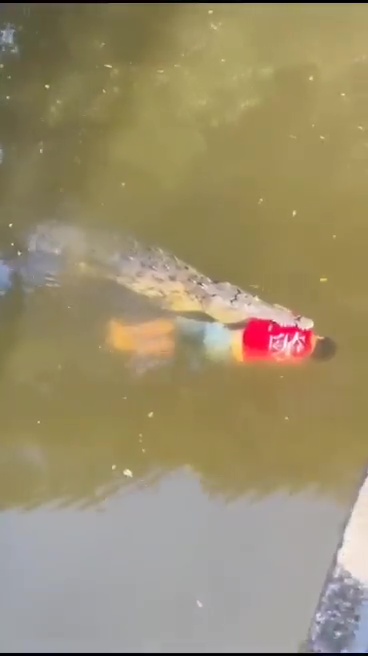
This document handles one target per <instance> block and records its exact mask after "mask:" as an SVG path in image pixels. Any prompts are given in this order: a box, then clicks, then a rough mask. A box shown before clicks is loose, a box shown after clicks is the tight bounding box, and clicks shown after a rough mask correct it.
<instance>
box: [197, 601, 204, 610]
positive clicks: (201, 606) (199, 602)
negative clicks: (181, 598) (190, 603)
mask: <svg viewBox="0 0 368 656" xmlns="http://www.w3.org/2000/svg"><path fill="white" fill-rule="evenodd" d="M196 604H197V606H198V608H203V604H202V602H201V601H199V599H197V600H196Z"/></svg>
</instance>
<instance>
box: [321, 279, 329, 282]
mask: <svg viewBox="0 0 368 656" xmlns="http://www.w3.org/2000/svg"><path fill="white" fill-rule="evenodd" d="M327 280H328V278H320V279H319V281H320V282H327Z"/></svg>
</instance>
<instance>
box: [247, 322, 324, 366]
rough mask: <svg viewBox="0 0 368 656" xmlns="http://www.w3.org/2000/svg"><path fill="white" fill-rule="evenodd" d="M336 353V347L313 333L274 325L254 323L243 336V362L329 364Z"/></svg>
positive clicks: (250, 323)
mask: <svg viewBox="0 0 368 656" xmlns="http://www.w3.org/2000/svg"><path fill="white" fill-rule="evenodd" d="M335 352H336V344H335V342H334V341H333V340H331V339H330V338H327V337H319V336H318V335H316V334H315V333H314V331H313V330H303V329H301V328H296V327H292V326H279V325H278V324H276V323H274V322H273V321H265V320H260V319H252V320H251V321H249V323H248V324H247V325H246V327H245V329H244V332H243V359H244V361H247V362H248V361H249V360H264V361H275V362H300V361H302V360H305V359H307V358H311V357H312V358H313V359H318V360H326V359H329V358H331V357H332V356H333V355H334V354H335Z"/></svg>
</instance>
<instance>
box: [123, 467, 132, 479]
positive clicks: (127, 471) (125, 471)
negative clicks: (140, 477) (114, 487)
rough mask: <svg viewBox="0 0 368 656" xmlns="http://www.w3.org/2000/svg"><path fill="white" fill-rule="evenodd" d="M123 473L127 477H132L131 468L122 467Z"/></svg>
mask: <svg viewBox="0 0 368 656" xmlns="http://www.w3.org/2000/svg"><path fill="white" fill-rule="evenodd" d="M123 474H124V476H126V477H127V478H133V472H132V470H131V469H124V471H123Z"/></svg>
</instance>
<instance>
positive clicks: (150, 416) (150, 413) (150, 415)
mask: <svg viewBox="0 0 368 656" xmlns="http://www.w3.org/2000/svg"><path fill="white" fill-rule="evenodd" d="M147 417H149V418H150V419H152V417H153V410H151V412H149V413H148V415H147Z"/></svg>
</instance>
